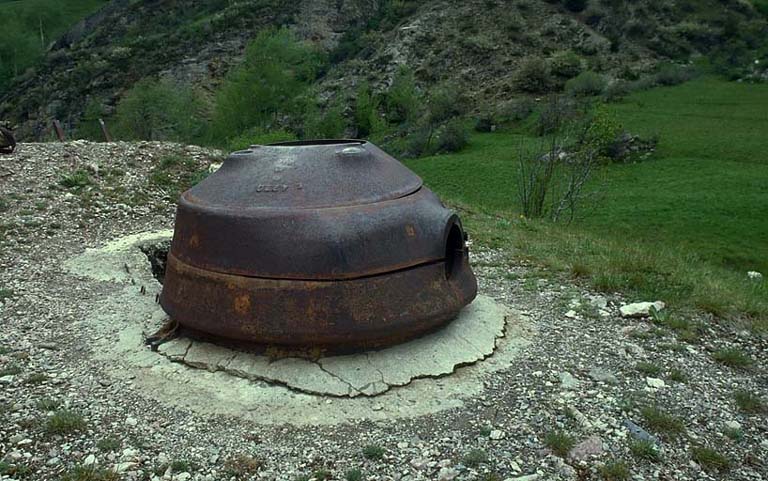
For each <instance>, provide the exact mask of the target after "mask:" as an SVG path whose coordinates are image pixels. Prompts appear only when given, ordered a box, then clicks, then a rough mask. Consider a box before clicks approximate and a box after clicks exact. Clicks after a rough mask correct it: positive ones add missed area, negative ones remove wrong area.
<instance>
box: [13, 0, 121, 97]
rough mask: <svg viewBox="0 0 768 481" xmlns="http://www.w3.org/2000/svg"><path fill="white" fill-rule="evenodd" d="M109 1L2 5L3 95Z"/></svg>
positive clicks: (38, 0)
mask: <svg viewBox="0 0 768 481" xmlns="http://www.w3.org/2000/svg"><path fill="white" fill-rule="evenodd" d="M106 3H107V0H4V1H1V2H0V8H1V9H2V15H0V32H3V33H2V48H1V49H0V91H2V90H3V89H5V88H7V87H8V86H9V84H10V82H11V80H12V79H13V77H15V76H16V75H20V74H22V73H24V72H25V71H26V70H27V69H28V68H29V67H32V66H34V65H35V64H37V63H38V62H39V61H40V59H41V58H42V57H43V54H44V53H45V51H46V49H47V48H48V45H50V44H51V43H52V42H53V41H55V40H56V39H57V38H58V37H59V36H61V35H62V34H63V33H64V32H65V31H66V30H67V29H68V28H69V27H71V26H72V25H73V24H75V23H77V22H78V21H79V20H80V19H82V18H83V17H84V16H86V15H88V14H90V13H92V12H94V11H96V10H97V9H98V8H99V7H101V6H103V5H104V4H106Z"/></svg>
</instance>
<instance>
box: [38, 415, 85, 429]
mask: <svg viewBox="0 0 768 481" xmlns="http://www.w3.org/2000/svg"><path fill="white" fill-rule="evenodd" d="M85 426H86V423H85V419H84V418H83V416H81V415H80V414H79V413H76V412H74V411H66V410H62V411H56V412H54V413H53V415H52V416H51V417H49V418H48V420H47V421H46V423H45V431H46V432H47V433H49V434H68V433H72V432H75V431H82V430H83V429H85Z"/></svg>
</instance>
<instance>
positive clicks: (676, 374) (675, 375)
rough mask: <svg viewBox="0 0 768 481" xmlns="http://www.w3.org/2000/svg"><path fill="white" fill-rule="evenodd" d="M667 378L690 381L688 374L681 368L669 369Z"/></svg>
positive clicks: (675, 380)
mask: <svg viewBox="0 0 768 481" xmlns="http://www.w3.org/2000/svg"><path fill="white" fill-rule="evenodd" d="M667 379H669V380H670V381H674V382H688V376H687V375H686V374H685V372H683V371H682V370H681V369H677V368H675V369H672V370H670V371H669V375H668V376H667Z"/></svg>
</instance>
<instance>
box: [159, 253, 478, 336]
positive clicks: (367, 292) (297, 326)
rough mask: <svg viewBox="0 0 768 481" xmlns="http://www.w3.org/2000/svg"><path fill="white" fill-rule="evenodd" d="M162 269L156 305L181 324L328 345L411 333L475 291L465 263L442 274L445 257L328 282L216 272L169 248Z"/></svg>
mask: <svg viewBox="0 0 768 481" xmlns="http://www.w3.org/2000/svg"><path fill="white" fill-rule="evenodd" d="M462 262H464V263H466V258H465V259H464V260H463V261H462ZM167 269H168V270H167V272H166V281H165V283H164V284H163V295H162V297H161V304H162V306H163V308H164V309H165V311H166V312H167V313H168V314H169V315H170V316H171V317H172V318H175V319H178V320H179V322H180V323H181V324H182V325H183V326H186V327H189V328H191V329H193V330H198V331H202V332H207V333H210V334H213V335H215V336H219V337H222V338H226V339H234V340H239V341H249V342H253V343H255V344H277V345H289V346H317V347H325V348H329V349H332V350H339V349H341V350H343V349H368V348H377V347H382V346H386V345H391V344H395V343H398V342H401V341H404V340H407V339H411V338H414V337H416V336H418V335H420V334H422V333H424V332H428V331H430V330H432V329H434V328H436V327H438V326H440V325H442V324H444V323H446V322H447V321H450V320H451V319H453V318H454V317H455V316H456V314H458V312H459V310H461V308H462V307H464V306H465V305H466V304H468V303H469V302H471V301H472V299H474V297H475V295H476V293H477V285H476V283H475V282H474V276H472V273H471V271H470V270H469V267H468V266H467V265H466V264H465V265H464V266H463V268H461V269H458V270H457V273H456V275H454V276H452V277H449V278H448V279H446V277H445V263H444V262H436V263H433V264H426V265H423V266H420V267H415V268H412V269H405V270H401V271H397V272H393V273H388V274H382V275H378V276H373V277H367V278H362V279H353V280H347V281H330V282H329V281H297V280H281V279H263V278H258V277H243V276H233V275H230V274H220V273H215V272H211V271H206V270H203V269H198V268H195V267H191V266H188V265H186V264H183V263H181V262H180V261H179V260H178V259H176V258H175V257H174V256H172V255H170V256H169V257H168V267H167Z"/></svg>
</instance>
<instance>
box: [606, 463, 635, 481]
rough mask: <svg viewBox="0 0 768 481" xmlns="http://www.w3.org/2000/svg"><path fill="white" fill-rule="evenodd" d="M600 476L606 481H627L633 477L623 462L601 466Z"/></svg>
mask: <svg viewBox="0 0 768 481" xmlns="http://www.w3.org/2000/svg"><path fill="white" fill-rule="evenodd" d="M600 474H601V475H602V476H603V479H604V480H605V481H626V480H627V479H629V478H630V477H631V476H632V473H630V472H629V468H628V467H627V465H626V464H625V463H624V462H623V461H611V462H608V463H605V464H603V465H602V466H600Z"/></svg>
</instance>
